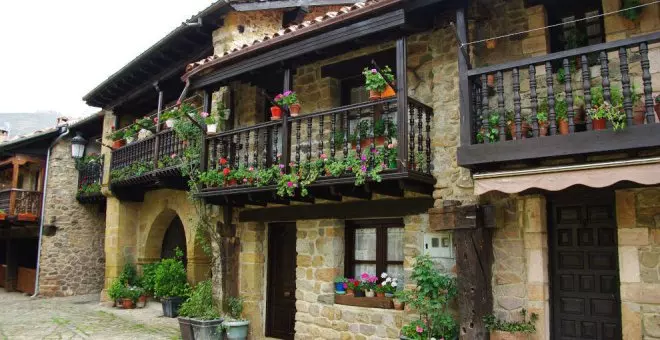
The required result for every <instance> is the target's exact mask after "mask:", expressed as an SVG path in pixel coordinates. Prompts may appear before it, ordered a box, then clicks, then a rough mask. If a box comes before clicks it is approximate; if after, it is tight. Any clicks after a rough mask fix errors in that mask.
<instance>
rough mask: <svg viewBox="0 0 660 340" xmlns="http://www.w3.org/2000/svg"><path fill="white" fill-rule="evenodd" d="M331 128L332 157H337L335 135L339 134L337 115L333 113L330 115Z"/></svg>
mask: <svg viewBox="0 0 660 340" xmlns="http://www.w3.org/2000/svg"><path fill="white" fill-rule="evenodd" d="M330 130H331V131H332V132H331V135H330V158H332V159H334V158H335V143H336V141H335V136H336V135H337V115H336V114H334V113H333V114H332V115H330Z"/></svg>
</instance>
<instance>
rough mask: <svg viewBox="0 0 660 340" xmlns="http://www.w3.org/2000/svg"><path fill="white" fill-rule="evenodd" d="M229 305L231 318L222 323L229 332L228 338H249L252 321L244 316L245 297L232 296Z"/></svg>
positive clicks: (230, 339) (233, 339)
mask: <svg viewBox="0 0 660 340" xmlns="http://www.w3.org/2000/svg"><path fill="white" fill-rule="evenodd" d="M227 306H228V307H229V316H231V320H227V321H225V322H223V323H222V328H224V329H225V331H226V332H227V339H229V340H244V339H247V335H248V327H249V326H250V321H249V320H246V319H243V318H242V314H243V298H242V297H230V298H229V299H228V301H227Z"/></svg>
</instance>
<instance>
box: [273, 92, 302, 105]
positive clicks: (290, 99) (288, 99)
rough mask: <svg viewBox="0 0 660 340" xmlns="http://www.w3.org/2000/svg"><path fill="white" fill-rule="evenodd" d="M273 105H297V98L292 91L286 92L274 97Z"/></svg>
mask: <svg viewBox="0 0 660 340" xmlns="http://www.w3.org/2000/svg"><path fill="white" fill-rule="evenodd" d="M275 103H277V105H279V106H291V105H293V104H298V96H297V95H296V93H295V92H293V91H286V92H284V93H280V94H278V95H277V96H275Z"/></svg>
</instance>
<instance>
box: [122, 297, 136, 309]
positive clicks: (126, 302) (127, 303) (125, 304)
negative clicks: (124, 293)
mask: <svg viewBox="0 0 660 340" xmlns="http://www.w3.org/2000/svg"><path fill="white" fill-rule="evenodd" d="M121 306H122V308H124V309H133V308H135V304H133V300H131V299H122V300H121Z"/></svg>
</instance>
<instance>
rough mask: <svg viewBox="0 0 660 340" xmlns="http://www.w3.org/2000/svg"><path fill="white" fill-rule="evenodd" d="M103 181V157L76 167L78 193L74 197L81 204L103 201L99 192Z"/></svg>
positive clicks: (103, 198)
mask: <svg viewBox="0 0 660 340" xmlns="http://www.w3.org/2000/svg"><path fill="white" fill-rule="evenodd" d="M102 183H103V158H100V159H98V161H96V160H95V161H92V162H88V163H86V164H82V165H80V166H79V167H78V193H77V194H76V199H77V200H78V202H80V203H82V204H87V203H100V202H105V196H103V194H102V193H101V185H102Z"/></svg>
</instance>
